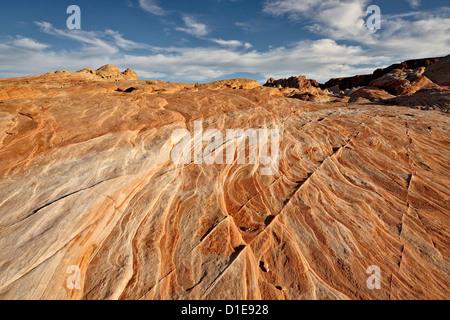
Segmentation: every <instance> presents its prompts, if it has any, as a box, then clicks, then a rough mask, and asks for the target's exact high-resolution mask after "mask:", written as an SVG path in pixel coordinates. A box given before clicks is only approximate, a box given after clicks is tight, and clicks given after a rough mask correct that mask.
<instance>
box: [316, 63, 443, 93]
mask: <svg viewBox="0 0 450 320" xmlns="http://www.w3.org/2000/svg"><path fill="white" fill-rule="evenodd" d="M441 59H442V58H428V59H414V60H408V61H404V62H402V63H397V64H393V65H391V66H389V67H387V68H384V69H377V70H375V71H374V72H373V73H372V74H367V75H357V76H353V77H345V78H334V79H330V80H328V81H327V82H326V83H325V84H323V85H321V88H322V89H325V88H330V87H334V86H336V85H337V86H339V88H340V89H341V90H345V89H351V88H355V87H366V86H368V85H369V83H370V82H372V81H374V80H375V79H378V78H381V77H382V76H384V75H386V74H388V73H390V72H391V71H393V70H395V69H398V70H405V69H412V70H415V69H418V68H421V67H425V68H426V67H428V66H430V65H432V64H434V63H436V62H439V61H440V60H441Z"/></svg>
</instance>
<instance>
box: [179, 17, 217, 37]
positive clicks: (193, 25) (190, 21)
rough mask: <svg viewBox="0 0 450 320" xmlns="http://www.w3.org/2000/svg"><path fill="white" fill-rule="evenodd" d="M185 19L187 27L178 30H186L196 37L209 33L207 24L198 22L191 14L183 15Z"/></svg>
mask: <svg viewBox="0 0 450 320" xmlns="http://www.w3.org/2000/svg"><path fill="white" fill-rule="evenodd" d="M183 21H184V24H185V25H186V27H185V28H181V27H180V28H176V30H178V31H183V32H186V33H188V34H190V35H192V36H195V37H202V36H206V35H207V34H208V33H209V31H208V27H207V26H206V24H203V23H200V22H198V21H197V20H195V19H194V18H193V17H191V16H188V15H185V16H183Z"/></svg>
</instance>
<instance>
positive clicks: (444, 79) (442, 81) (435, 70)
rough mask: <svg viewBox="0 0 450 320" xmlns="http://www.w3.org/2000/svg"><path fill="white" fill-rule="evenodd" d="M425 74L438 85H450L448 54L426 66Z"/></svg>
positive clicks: (449, 57)
mask: <svg viewBox="0 0 450 320" xmlns="http://www.w3.org/2000/svg"><path fill="white" fill-rule="evenodd" d="M425 75H426V76H427V77H428V78H429V79H430V80H431V81H433V82H434V83H436V84H438V85H441V86H450V55H448V56H446V57H445V58H443V59H442V60H441V61H439V62H437V63H435V64H433V65H431V66H430V67H428V68H427V70H426V72H425Z"/></svg>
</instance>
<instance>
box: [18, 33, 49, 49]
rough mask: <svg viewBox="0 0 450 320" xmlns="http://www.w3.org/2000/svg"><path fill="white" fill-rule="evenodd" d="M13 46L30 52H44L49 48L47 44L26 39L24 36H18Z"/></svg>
mask: <svg viewBox="0 0 450 320" xmlns="http://www.w3.org/2000/svg"><path fill="white" fill-rule="evenodd" d="M13 45H14V46H16V47H20V48H24V49H30V50H44V49H46V48H48V47H49V46H48V45H46V44H43V43H39V42H37V41H35V40H33V39H30V38H25V37H22V36H17V38H16V39H15V40H14V41H13Z"/></svg>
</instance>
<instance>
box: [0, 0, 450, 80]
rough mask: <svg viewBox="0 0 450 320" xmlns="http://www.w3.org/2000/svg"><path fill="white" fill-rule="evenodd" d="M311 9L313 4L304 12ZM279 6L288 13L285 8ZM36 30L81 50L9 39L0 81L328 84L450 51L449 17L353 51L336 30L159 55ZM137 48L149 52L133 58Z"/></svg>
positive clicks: (391, 23) (369, 39)
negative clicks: (103, 78)
mask: <svg viewBox="0 0 450 320" xmlns="http://www.w3.org/2000/svg"><path fill="white" fill-rule="evenodd" d="M305 3H308V1H305V2H303V5H305ZM310 3H313V2H310ZM314 3H315V2H314ZM280 7H281V8H283V7H282V6H281V3H280ZM302 8H303V7H302ZM283 10H284V9H283ZM304 10H306V9H304ZM283 12H284V11H283ZM326 15H332V14H331V13H330V12H328V13H327V14H326ZM326 15H323V16H321V17H319V18H317V19H323V17H324V16H326ZM316 21H318V20H315V21H314V23H316ZM353 21H357V19H356V20H355V19H353ZM185 23H186V28H185V29H188V30H191V31H192V34H195V35H196V36H199V37H203V36H204V35H205V34H207V33H208V30H207V27H206V25H203V24H201V23H198V22H197V21H195V20H194V19H192V20H190V19H189V17H187V19H186V21H185ZM330 24H331V25H332V24H333V23H330ZM37 25H39V26H40V28H41V30H42V31H43V32H45V33H47V34H51V35H54V36H56V37H61V38H64V39H67V40H72V41H77V42H79V43H81V48H77V49H74V50H70V51H68V50H60V51H58V50H55V49H52V48H50V47H42V46H39V45H34V46H33V45H31V44H32V43H35V44H39V42H37V41H36V40H33V39H28V40H27V41H23V40H22V41H16V40H20V39H22V38H20V37H13V38H10V41H2V43H1V44H0V61H2V64H0V76H2V77H5V76H19V75H29V74H39V73H46V72H48V71H54V70H58V69H67V70H74V71H75V70H79V69H82V68H85V67H92V68H98V67H100V66H102V65H104V64H107V63H112V64H115V65H117V66H118V67H119V68H120V69H126V68H128V67H130V68H132V69H133V70H135V71H136V72H137V73H138V75H139V76H140V77H141V78H153V79H154V78H159V79H165V80H170V81H179V82H184V81H186V82H195V81H208V80H211V79H215V78H224V77H229V76H230V75H231V74H233V73H253V74H255V76H254V77H255V79H256V80H258V81H261V82H262V81H264V80H265V79H267V78H269V77H272V76H273V77H289V76H292V75H299V74H302V75H305V76H307V77H308V78H313V79H316V80H318V81H319V82H325V81H327V80H328V79H329V78H332V77H341V76H351V75H355V74H364V73H371V72H372V71H373V70H374V69H375V68H377V67H383V66H387V65H390V64H392V63H396V62H400V61H403V60H406V59H412V58H425V57H435V56H444V55H448V54H449V52H450V10H448V11H445V10H440V12H439V13H437V12H428V13H427V12H420V13H414V14H407V15H391V16H389V15H384V16H383V23H382V26H383V27H382V30H380V31H379V32H377V33H376V34H373V33H369V34H368V35H367V36H365V37H355V38H354V40H355V41H354V42H351V43H352V45H349V44H343V43H340V40H339V39H340V38H333V37H334V35H335V34H334V33H335V32H336V30H335V29H333V28H330V30H331V31H326V30H322V29H321V30H319V31H318V32H321V33H323V35H324V38H323V39H319V40H307V41H297V42H295V43H293V44H291V45H289V46H283V47H278V48H272V49H270V50H267V51H261V50H256V49H253V50H252V49H251V44H249V43H245V42H244V41H240V40H223V39H217V38H210V39H208V38H203V39H204V40H209V45H208V42H206V44H205V46H204V47H196V48H193V47H166V48H158V47H153V46H148V45H144V44H140V43H136V42H133V41H131V40H128V39H125V38H124V37H123V36H122V35H121V34H120V33H119V32H117V31H113V30H106V31H83V30H71V31H70V32H69V31H67V30H62V29H57V28H55V27H53V26H52V25H51V24H50V23H48V22H39V23H37ZM194 26H197V27H194ZM350 27H351V24H348V25H345V24H344V28H343V29H345V28H350ZM341 28H342V27H341ZM73 31H76V32H73ZM182 31H185V32H186V30H182ZM349 32H350V31H349ZM348 34H349V33H348ZM348 34H347V35H348ZM24 43H28V44H29V45H24ZM217 45H219V46H217ZM44 46H45V45H44ZM136 48H142V49H147V51H146V52H145V53H137V52H136V51H132V50H133V49H136ZM243 49H244V50H243Z"/></svg>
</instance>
